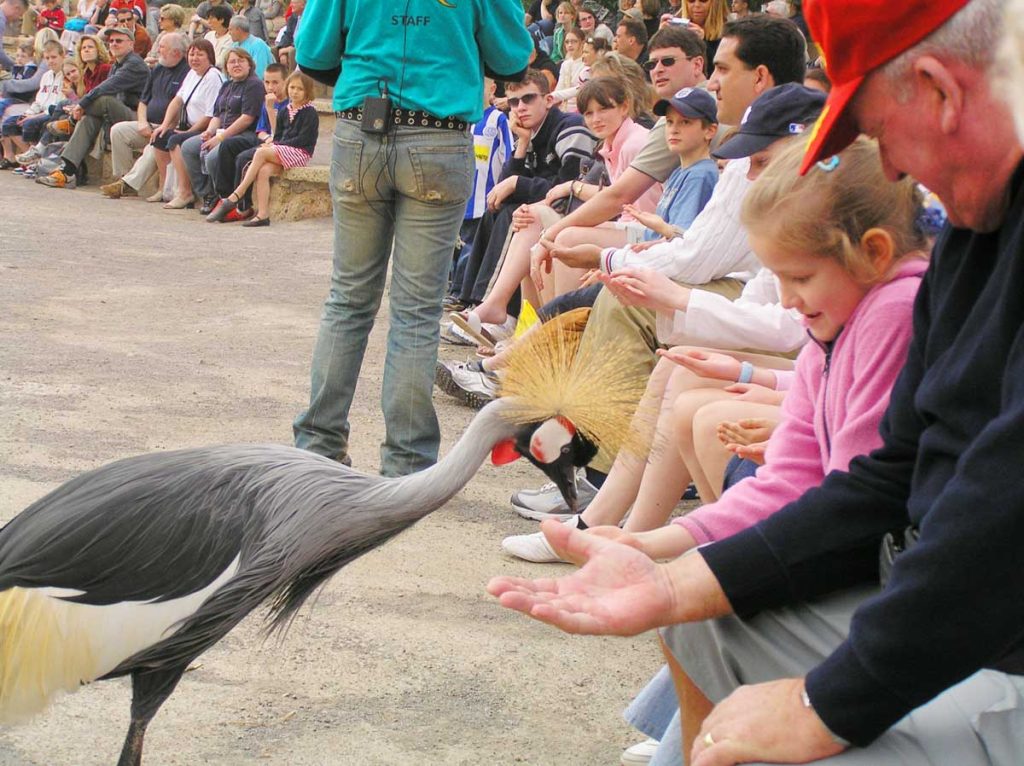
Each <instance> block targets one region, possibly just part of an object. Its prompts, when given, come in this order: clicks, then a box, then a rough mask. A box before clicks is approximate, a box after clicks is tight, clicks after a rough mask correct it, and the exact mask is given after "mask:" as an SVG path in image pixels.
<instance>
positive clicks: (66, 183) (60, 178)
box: [36, 170, 78, 189]
mask: <svg viewBox="0 0 1024 766" xmlns="http://www.w3.org/2000/svg"><path fill="white" fill-rule="evenodd" d="M36 183H37V184H42V185H43V186H49V187H52V188H54V189H74V188H75V187H76V186H77V185H78V182H77V181H76V180H75V177H74V176H69V175H65V174H64V171H63V170H54V171H53V172H52V173H50V174H49V175H47V176H38V177H37V178H36Z"/></svg>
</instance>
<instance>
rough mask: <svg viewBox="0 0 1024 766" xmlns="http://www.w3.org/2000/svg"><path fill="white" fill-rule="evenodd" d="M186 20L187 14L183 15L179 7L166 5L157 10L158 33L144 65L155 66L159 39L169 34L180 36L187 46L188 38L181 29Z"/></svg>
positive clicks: (170, 4) (182, 9)
mask: <svg viewBox="0 0 1024 766" xmlns="http://www.w3.org/2000/svg"><path fill="white" fill-rule="evenodd" d="M187 19H188V14H186V13H185V9H184V8H182V7H181V6H180V5H176V4H174V3H168V4H167V5H164V6H161V7H160V8H159V9H158V11H157V29H159V32H158V33H157V35H156V38H155V39H154V40H153V47H152V48H150V51H149V54H148V55H147V56H146V64H147V65H148V66H151V67H153V66H156V63H157V51H158V50H160V38H162V37H163V36H164V35H167V34H171V33H176V34H180V35H181V36H182V39H183V40H184V41H185V43H186V44H188V38H187V37H185V31H184V29H183V27H184V26H185V21H186V20H187Z"/></svg>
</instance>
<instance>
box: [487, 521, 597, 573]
mask: <svg viewBox="0 0 1024 766" xmlns="http://www.w3.org/2000/svg"><path fill="white" fill-rule="evenodd" d="M579 521H580V517H579V515H576V516H570V517H569V518H568V519H566V520H565V521H563V522H562V523H563V524H565V525H566V526H567V527H572V528H574V529H576V528H579ZM501 549H502V550H503V551H505V553H508V554H509V555H511V556H515V557H516V558H520V559H523V560H525V561H533V562H535V563H537V564H555V563H559V562H561V563H565V564H568V563H570V562H568V561H566V560H565V559H563V558H562V557H561V556H559V555H558V554H557V553H555V549H554V548H552V547H551V544H550V543H549V542H548V539H547V538H546V537H544V533H543V532H534V533H533V534H531V535H512V536H511V537H506V538H505V539H504V540H502V541H501Z"/></svg>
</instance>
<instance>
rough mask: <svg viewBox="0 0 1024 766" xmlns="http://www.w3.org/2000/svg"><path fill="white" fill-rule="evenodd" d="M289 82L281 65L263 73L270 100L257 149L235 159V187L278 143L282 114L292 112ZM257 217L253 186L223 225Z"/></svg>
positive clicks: (258, 125)
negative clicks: (271, 145) (276, 135)
mask: <svg viewBox="0 0 1024 766" xmlns="http://www.w3.org/2000/svg"><path fill="white" fill-rule="evenodd" d="M287 80H288V74H287V72H285V69H284V67H283V66H281V65H280V64H270V65H269V66H268V67H267V69H266V71H265V72H264V73H263V88H264V90H265V91H266V96H265V97H264V100H263V111H262V112H261V113H260V119H259V122H257V123H256V138H257V143H256V146H253V147H251V148H249V149H245V150H244V151H241V152H239V153H238V154H237V155H236V156H235V176H234V181H233V182H232V183H233V185H234V186H238V185H239V184H240V183H242V179H243V178H244V177H245V172H246V171H247V170H248V169H249V165H251V164H252V160H253V157H254V156H255V155H256V152H257V151H259V148H260V146H262V145H264V144H269V143H270V142H271V141H273V140H274V131H275V130H276V129H277V124H278V121H279V120H280V119H281V114H282V113H283V112H285V111H287V109H288V104H289V101H288V86H287V85H286V82H287ZM255 214H256V211H255V210H254V209H253V204H252V187H251V186H249V187H247V188H246V190H245V191H244V192H243V193H242V196H241V198H240V199H239V201H238V205H237V207H235V209H234V210H231V211H229V212H228V213H227V215H226V216H225V217H224V218H223V222H224V223H235V222H236V221H246V220H248V219H249V218H252V217H253V216H254V215H255Z"/></svg>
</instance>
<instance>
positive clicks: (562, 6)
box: [555, 0, 580, 27]
mask: <svg viewBox="0 0 1024 766" xmlns="http://www.w3.org/2000/svg"><path fill="white" fill-rule="evenodd" d="M558 11H565V12H566V13H568V14H569V15H570V16H572V21H570V22H569V26H570V27H574V26H576V25H577V24H578V23H579V20H580V12H579V11H578V10H577V9H576V6H575V5H573V4H572V3H571V2H569V0H565V2H564V3H559V4H558V7H557V8H556V9H555V12H556V13H557V12H558Z"/></svg>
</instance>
